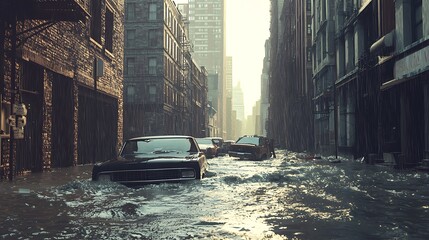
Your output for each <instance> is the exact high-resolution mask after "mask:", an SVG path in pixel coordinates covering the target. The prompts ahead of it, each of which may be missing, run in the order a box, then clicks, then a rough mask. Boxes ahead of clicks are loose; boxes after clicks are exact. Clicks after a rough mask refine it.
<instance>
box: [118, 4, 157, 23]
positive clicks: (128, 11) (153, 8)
mask: <svg viewBox="0 0 429 240" xmlns="http://www.w3.org/2000/svg"><path fill="white" fill-rule="evenodd" d="M148 6H149V7H148V13H147V16H148V20H149V21H155V20H157V19H158V5H157V4H156V3H149V5H148ZM136 17H137V16H136V3H127V4H126V6H125V19H126V20H129V21H133V20H136Z"/></svg>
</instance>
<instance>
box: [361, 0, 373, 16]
mask: <svg viewBox="0 0 429 240" xmlns="http://www.w3.org/2000/svg"><path fill="white" fill-rule="evenodd" d="M371 2H372V0H366V2H365V1H364V3H362V5H361V7H360V8H359V13H358V14H361V13H362V12H363V11H364V10H365V9H366V8H367V7H368V6H369V4H370V3H371Z"/></svg>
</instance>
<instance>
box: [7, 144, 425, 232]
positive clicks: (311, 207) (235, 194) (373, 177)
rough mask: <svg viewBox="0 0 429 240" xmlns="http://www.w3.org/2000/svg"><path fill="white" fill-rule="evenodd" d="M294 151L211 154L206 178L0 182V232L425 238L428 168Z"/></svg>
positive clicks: (80, 173)
mask: <svg viewBox="0 0 429 240" xmlns="http://www.w3.org/2000/svg"><path fill="white" fill-rule="evenodd" d="M297 156H298V155H297V154H295V153H290V152H286V151H279V152H278V153H277V158H276V159H270V160H264V161H244V160H237V159H233V158H230V157H219V158H214V159H209V162H210V172H209V174H208V176H207V178H205V179H203V180H202V181H192V182H187V183H172V184H165V183H164V184H153V185H147V186H144V187H142V188H138V189H132V188H127V187H124V186H122V185H119V184H115V183H97V182H92V181H91V180H90V177H91V174H90V173H91V169H92V167H91V166H78V167H73V168H68V169H58V170H55V171H53V172H49V173H42V174H29V175H27V176H22V177H19V178H18V179H17V180H15V181H13V182H7V181H6V182H0V238H2V239H428V238H429V212H428V211H429V187H428V186H429V177H428V174H427V173H420V172H414V171H398V170H393V169H390V168H386V167H381V166H371V165H366V164H362V163H360V162H359V161H355V160H347V159H342V161H341V163H335V164H334V163H330V162H329V161H328V160H326V159H322V160H304V159H300V158H298V157H297Z"/></svg>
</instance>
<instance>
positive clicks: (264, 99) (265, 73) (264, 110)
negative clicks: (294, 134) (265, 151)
mask: <svg viewBox="0 0 429 240" xmlns="http://www.w3.org/2000/svg"><path fill="white" fill-rule="evenodd" d="M270 50H271V45H270V40H269V39H267V40H266V41H265V57H264V65H263V68H262V74H261V113H260V114H261V120H260V124H261V126H260V130H261V133H262V135H264V136H266V135H267V129H266V126H267V124H266V122H267V121H268V108H269V107H270V100H269V93H268V88H269V77H270V59H271V56H270Z"/></svg>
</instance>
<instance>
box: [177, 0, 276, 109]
mask: <svg viewBox="0 0 429 240" xmlns="http://www.w3.org/2000/svg"><path fill="white" fill-rule="evenodd" d="M175 2H176V3H187V2H188V0H175ZM225 2H226V55H227V56H232V67H233V70H232V71H233V75H232V78H233V86H236V85H237V83H238V82H240V85H241V88H242V89H243V93H244V104H245V115H246V116H247V115H250V114H251V113H252V107H253V106H254V105H255V102H256V101H257V100H259V98H260V97H261V74H262V65H263V59H264V55H265V46H264V45H265V40H266V39H267V38H268V37H269V36H270V1H269V0H225Z"/></svg>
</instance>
